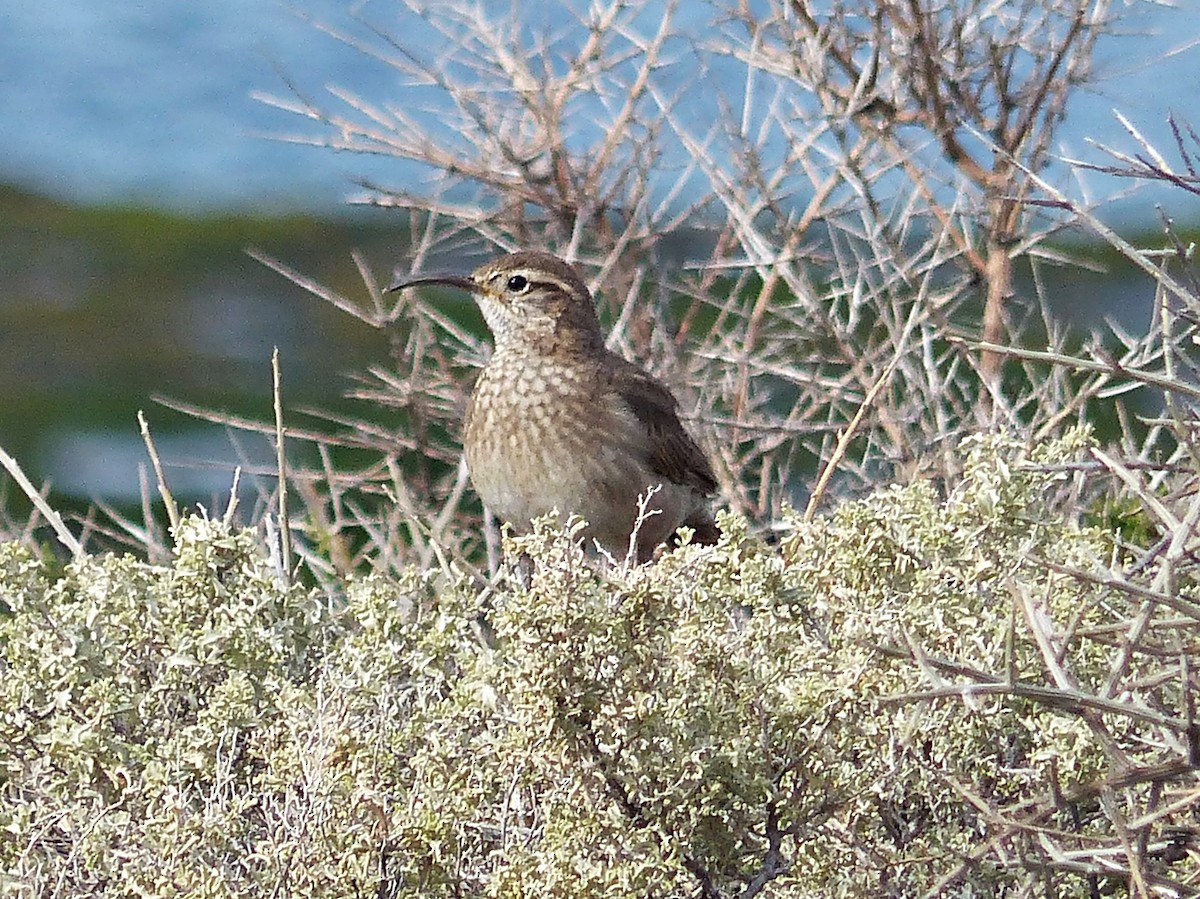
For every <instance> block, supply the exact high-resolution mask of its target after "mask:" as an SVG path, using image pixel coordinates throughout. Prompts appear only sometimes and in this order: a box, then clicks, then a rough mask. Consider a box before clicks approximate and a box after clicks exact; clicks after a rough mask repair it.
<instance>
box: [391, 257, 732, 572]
mask: <svg viewBox="0 0 1200 899" xmlns="http://www.w3.org/2000/svg"><path fill="white" fill-rule="evenodd" d="M434 284H440V285H446V286H451V287H457V288H461V289H462V290H465V291H467V292H469V293H470V294H471V296H472V297H473V298H474V300H475V302H476V304H477V305H478V306H479V308H480V310H481V312H482V313H483V318H484V321H485V322H486V324H487V326H488V329H489V330H490V331H491V333H492V337H493V341H494V349H493V352H492V355H491V358H490V359H489V360H488V362H487V364H486V365H484V367H483V369H482V371H481V372H480V373H479V375H478V377H477V379H476V381H475V386H474V388H473V390H472V391H471V395H470V399H469V401H468V403H467V410H466V417H465V420H464V423H463V451H464V455H465V457H466V463H467V470H468V473H469V476H470V479H471V483H472V485H473V486H474V488H475V491H476V493H477V494H478V495H479V496H480V498H481V499H482V500H483V503H484V505H485V506H486V507H487V508H488V509H490V510H491V512H492V514H494V515H495V516H497V517H498V518H499V519H500V520H501V521H504V522H507V523H508V524H509V526H510V527H511V528H512V529H513V530H514V531H515V532H516V533H527V532H528V531H529V530H530V527H531V523H532V521H533V520H534V519H536V518H539V517H542V516H545V515H551V514H555V515H557V516H559V518H560V520H563V521H565V520H566V518H567V517H568V516H570V515H578V516H579V517H580V518H582V519H584V520H585V521H586V522H587V526H586V528H584V529H583V531H582V533H581V537H582V538H583V539H584V540H585V541H592V540H594V541H595V543H596V544H598V545H599V546H600V547H601V548H602V549H603V550H605V551H606V552H607V553H609V554H610V555H611V556H612V557H614V558H616V559H621V558H625V557H626V555H627V553H630V552H632V553H633V555H634V556H635V557H636V559H637V561H638V563H639V564H640V563H644V562H647V561H650V560H651V559H653V558H654V556H655V554H656V552H657V551H658V548H659V547H660V546H662V545H664V544H668V543H674V542H676V539H677V535H676V532H677V530H678V529H679V528H680V527H681V526H686V527H688V528H690V529H691V530H692V534H693V536H692V541H693V542H694V543H698V544H704V545H711V544H714V543H716V542H717V540H718V538H719V536H720V530H719V529H718V527H717V524H716V521H715V520H714V518H713V514H712V511H711V509H710V501H711V499H712V498H713V496H714V495H715V493H716V490H717V480H716V477H715V475H714V474H713V469H712V466H711V465H710V463H709V460H708V458H707V457H706V456H705V454H704V451H703V450H701V448H700V446H699V444H697V443H696V441H695V440H694V439H693V438H692V436H691V435H690V434H689V433H688V432H687V430H686V429H685V428H684V426H683V423H682V422H681V421H680V419H679V406H678V402H677V401H676V399H675V397H674V395H673V394H672V393H671V391H670V390H669V389H668V388H667V387H666V386H664V385H663V384H662V383H661V382H660V381H659V380H658V379H656V378H655V377H654V376H653V375H651V374H650V373H649V372H647V371H646V370H645V369H643V368H641V367H640V366H638V365H636V364H634V363H633V362H630V361H629V360H627V359H625V358H624V357H623V356H621V355H619V354H617V353H615V352H613V351H612V350H610V349H608V348H607V346H606V345H605V340H604V332H603V329H602V327H601V325H600V319H599V317H598V316H597V314H596V306H595V303H594V301H593V299H592V295H591V292H590V291H589V290H588V288H587V285H586V284H585V283H584V281H583V279H582V278H581V277H580V275H579V272H578V271H576V270H575V268H573V267H572V266H571V265H570V264H568V263H567V262H564V261H563V260H562V259H559V258H557V257H556V256H553V255H551V254H549V253H544V252H537V251H521V252H516V253H509V254H507V255H504V256H500V257H499V258H496V259H492V260H491V261H489V262H486V263H484V264H483V265H480V266H479V267H478V268H476V269H475V270H474V271H473V272H471V273H470V274H469V275H462V274H443V273H437V274H411V275H402V276H401V277H399V278H397V280H396V281H395V282H394V283H393V284H392V285H391V286H390V287H389V290H392V291H395V290H403V289H406V288H410V287H419V286H424V285H434ZM647 496H649V498H648V500H647V499H646V497H647ZM639 501H642V502H644V509H639ZM639 513H642V514H641V521H640V524H639V523H638V520H639ZM635 528H636V534H635ZM589 545H590V543H589Z"/></svg>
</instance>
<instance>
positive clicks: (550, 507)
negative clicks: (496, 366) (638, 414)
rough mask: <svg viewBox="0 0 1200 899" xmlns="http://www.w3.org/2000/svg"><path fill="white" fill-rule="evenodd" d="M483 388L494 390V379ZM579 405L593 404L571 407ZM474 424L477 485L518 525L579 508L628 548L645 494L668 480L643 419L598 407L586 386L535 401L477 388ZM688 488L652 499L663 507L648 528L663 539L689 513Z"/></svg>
mask: <svg viewBox="0 0 1200 899" xmlns="http://www.w3.org/2000/svg"><path fill="white" fill-rule="evenodd" d="M479 388H480V389H481V390H483V391H487V390H488V387H487V385H484V384H481V385H479ZM576 404H577V405H576ZM572 405H575V410H574V411H576V412H581V411H583V410H584V409H586V412H585V413H584V414H571V412H572V410H571V407H572ZM564 413H567V414H566V415H564ZM568 423H569V424H568ZM585 423H586V424H585ZM468 431H469V432H470V433H469V435H468V439H467V440H466V441H465V442H466V454H467V467H468V469H469V470H470V473H471V481H472V483H473V484H474V486H475V490H476V492H477V493H478V494H479V496H480V498H481V499H482V500H483V502H484V503H485V504H486V505H487V506H488V508H490V509H491V510H492V512H493V513H494V514H495V515H496V516H497V517H499V518H500V519H501V520H502V521H506V522H508V523H510V524H511V525H512V526H513V527H514V528H515V529H516V530H517V531H525V530H527V529H528V527H529V523H530V522H531V521H532V520H533V519H535V518H539V517H541V516H544V515H549V514H552V513H555V514H557V515H558V516H559V517H560V518H562V519H565V518H566V517H567V516H569V515H572V514H575V515H579V516H580V517H582V518H584V519H586V520H587V521H588V524H589V527H588V531H587V535H588V536H590V537H595V538H596V539H597V540H599V541H600V543H601V544H602V545H603V546H605V548H607V549H609V550H610V551H611V552H614V553H624V551H625V549H626V547H627V546H628V541H629V535H630V532H631V531H632V530H633V527H634V524H635V522H636V520H637V516H638V498H639V496H641V495H643V494H645V493H646V492H647V491H648V490H649V489H650V488H651V487H653V486H657V485H660V484H661V482H662V480H663V479H662V477H661V476H659V475H656V474H654V473H653V472H652V471H651V470H650V469H649V467H648V465H647V464H645V463H644V462H643V461H641V459H642V458H643V456H644V451H643V448H642V447H641V445H640V442H641V441H642V440H643V439H644V438H643V437H642V434H641V431H640V429H639V428H638V427H637V423H636V422H635V421H634V420H632V418H631V417H629V416H627V415H624V414H621V413H619V412H618V411H616V410H614V409H605V408H599V407H597V406H596V405H595V401H594V400H593V399H592V398H591V397H590V396H586V395H584V394H580V393H563V394H559V395H558V396H556V397H554V401H553V402H550V403H525V402H520V399H519V397H518V398H517V399H516V400H515V401H514V399H513V398H511V396H498V395H495V394H491V393H486V392H485V393H483V394H482V397H481V396H480V394H479V390H477V395H476V397H475V398H474V400H473V408H472V409H471V415H470V419H469V421H468ZM686 492H687V491H686V490H685V489H684V488H680V487H679V485H674V484H667V485H662V489H661V490H660V492H659V493H658V494H657V495H656V496H655V497H654V500H653V503H652V505H651V508H655V509H658V510H660V514H658V515H656V516H653V517H652V518H651V519H649V520H648V521H647V522H646V523H645V524H643V526H642V531H641V533H642V534H643V535H644V536H645V537H648V538H651V539H654V540H655V542H658V541H660V540H662V539H665V538H666V537H667V536H668V535H669V534H670V533H671V531H673V530H674V528H675V527H676V526H678V524H679V521H680V520H681V518H682V515H683V514H684V512H683V508H682V507H683V505H684V504H685V502H686V500H687V497H684V496H682V495H681V494H682V493H686ZM660 532H661V535H660Z"/></svg>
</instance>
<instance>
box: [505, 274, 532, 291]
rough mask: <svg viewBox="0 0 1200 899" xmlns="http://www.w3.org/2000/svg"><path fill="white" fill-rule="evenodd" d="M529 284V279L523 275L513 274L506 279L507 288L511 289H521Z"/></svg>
mask: <svg viewBox="0 0 1200 899" xmlns="http://www.w3.org/2000/svg"><path fill="white" fill-rule="evenodd" d="M528 286H529V279H528V278H526V277H525V276H524V275H513V276H512V277H511V278H509V279H508V289H509V290H511V291H514V292H516V291H521V290H524V289H525V288H526V287H528Z"/></svg>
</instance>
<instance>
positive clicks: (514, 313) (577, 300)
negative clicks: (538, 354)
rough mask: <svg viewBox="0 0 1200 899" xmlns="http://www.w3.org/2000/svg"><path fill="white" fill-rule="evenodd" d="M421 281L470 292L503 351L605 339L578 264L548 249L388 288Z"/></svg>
mask: <svg viewBox="0 0 1200 899" xmlns="http://www.w3.org/2000/svg"><path fill="white" fill-rule="evenodd" d="M422 284H445V285H449V286H452V287H460V288H462V289H463V290H467V291H470V293H471V295H472V296H474V298H475V302H476V303H478V305H479V308H480V310H481V311H482V312H483V317H484V320H485V321H486V322H487V324H488V327H489V328H490V329H491V331H492V334H493V335H494V336H495V338H496V347H497V349H498V350H499V349H502V348H506V347H517V348H519V347H520V346H522V345H528V344H534V343H536V344H542V345H544V344H545V343H546V342H547V341H549V342H551V343H554V344H562V343H574V342H587V343H601V344H602V343H603V342H604V339H603V334H602V332H601V330H600V321H599V319H598V318H597V317H596V308H595V306H594V304H593V302H592V295H591V293H589V291H588V289H587V285H585V284H584V283H583V279H582V278H580V277H579V273H578V272H576V271H575V269H574V268H572V267H571V266H570V265H568V264H567V263H566V262H563V261H562V260H561V259H559V258H557V257H555V256H551V255H550V254H549V253H537V252H521V253H510V254H509V255H507V256H501V257H499V258H498V259H493V260H491V261H490V262H485V263H484V264H483V265H481V266H479V267H478V268H477V269H475V271H473V272H471V274H469V275H457V274H429V275H407V276H403V277H401V278H399V279H398V280H397V281H396V282H395V283H393V284H392V286H391V287H390V288H388V289H389V290H401V289H403V288H406V287H416V286H419V285H422Z"/></svg>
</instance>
